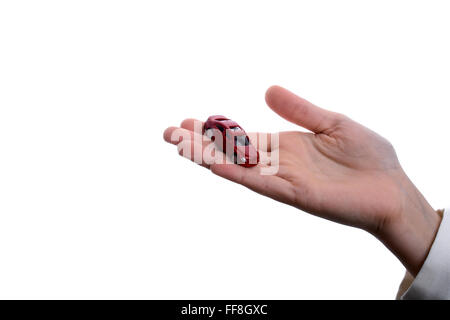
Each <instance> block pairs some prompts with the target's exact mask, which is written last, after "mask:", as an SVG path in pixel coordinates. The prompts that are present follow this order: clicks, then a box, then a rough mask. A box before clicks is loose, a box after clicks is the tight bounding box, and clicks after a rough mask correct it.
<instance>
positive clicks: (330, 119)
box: [164, 86, 440, 274]
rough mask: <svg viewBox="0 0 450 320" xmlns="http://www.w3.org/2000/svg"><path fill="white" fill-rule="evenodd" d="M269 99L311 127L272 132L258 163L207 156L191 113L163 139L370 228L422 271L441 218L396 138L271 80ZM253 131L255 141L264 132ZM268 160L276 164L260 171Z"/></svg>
mask: <svg viewBox="0 0 450 320" xmlns="http://www.w3.org/2000/svg"><path fill="white" fill-rule="evenodd" d="M266 102H267V104H268V105H269V107H271V108H272V109H273V110H274V111H275V112H276V113H278V114H279V115H280V116H281V117H283V118H285V119H286V120H288V121H291V122H293V123H295V124H297V125H299V126H301V127H303V128H306V129H308V130H309V131H310V132H301V131H290V132H280V133H278V134H275V137H278V143H274V141H275V142H277V140H276V139H275V140H273V139H271V138H269V140H270V141H271V143H269V144H268V145H267V148H263V149H259V152H260V154H261V156H262V157H261V158H262V159H263V161H261V163H259V164H258V165H257V166H255V167H252V168H244V167H241V166H239V165H237V164H224V163H222V162H220V163H218V162H214V159H217V158H209V159H208V157H205V152H204V151H205V148H207V145H210V144H211V141H210V140H208V139H207V138H205V137H204V136H201V131H200V132H198V131H199V130H195V129H196V128H201V126H202V123H201V122H199V121H198V120H194V119H186V120H185V121H183V123H182V124H181V128H178V127H170V128H168V129H166V131H165V132H164V139H165V140H166V141H168V142H170V143H173V144H176V145H178V150H179V152H180V154H182V155H184V156H187V157H188V158H191V160H194V158H195V157H197V159H198V158H200V159H201V161H202V162H201V164H202V165H203V166H205V167H207V168H209V169H210V170H211V171H212V172H213V173H215V174H217V175H219V176H221V177H224V178H226V179H229V180H232V181H234V182H236V183H239V184H242V185H244V186H246V187H248V188H250V189H252V190H254V191H256V192H258V193H260V194H263V195H265V196H268V197H271V198H273V199H275V200H278V201H281V202H284V203H287V204H289V205H292V206H295V207H297V208H299V209H301V210H304V211H307V212H309V213H312V214H314V215H317V216H319V217H322V218H326V219H329V220H332V221H336V222H339V223H343V224H346V225H351V226H355V227H358V228H362V229H364V230H366V231H369V232H371V233H372V234H374V235H375V236H377V237H378V238H379V239H380V240H381V241H382V242H383V243H385V244H386V246H387V247H388V248H389V249H390V250H391V251H393V252H394V254H396V255H397V256H398V257H399V259H400V260H401V261H402V262H403V263H404V265H405V266H406V267H407V269H408V270H409V271H410V272H411V273H412V274H415V273H417V271H418V270H419V268H420V266H421V264H422V262H423V260H424V258H425V257H426V254H427V252H428V251H427V250H428V248H429V246H430V245H431V243H432V240H433V238H434V234H435V232H436V230H437V226H438V225H439V221H440V220H439V218H438V216H437V215H436V212H434V210H433V209H432V208H431V206H430V205H429V204H428V203H427V202H426V200H425V199H424V198H423V196H422V195H421V194H420V192H419V191H418V190H417V189H416V188H415V186H414V185H413V184H412V182H411V181H410V180H409V179H408V177H407V176H406V174H405V173H404V172H403V170H402V168H401V166H400V164H399V162H398V159H397V156H396V153H395V151H394V149H393V147H392V145H391V144H390V143H389V142H388V141H387V140H386V139H384V138H382V137H381V136H379V135H378V134H376V133H375V132H373V131H371V130H369V129H367V128H365V127H364V126H362V125H360V124H358V123H356V122H355V121H353V120H351V119H349V118H347V117H346V116H343V115H341V114H338V113H335V112H331V111H327V110H324V109H321V108H319V107H317V106H315V105H313V104H311V103H310V102H308V101H306V100H304V99H302V98H300V97H298V96H296V95H294V94H293V93H291V92H289V91H287V90H286V89H283V88H281V87H277V86H274V87H271V88H270V89H269V90H268V91H267V93H266ZM196 131H197V132H196ZM249 136H250V139H251V140H252V143H253V144H254V145H255V146H258V145H259V143H258V142H259V140H260V138H261V137H263V136H264V134H262V133H256V134H249ZM180 137H181V138H180ZM271 137H272V138H273V137H274V134H271ZM186 150H189V151H190V152H185V151H186ZM196 150H197V151H196ZM196 152H197V153H198V152H200V153H201V154H200V157H198V156H199V155H198V154H197V155H196ZM273 154H275V155H277V157H275V158H274V157H271V155H273ZM219 159H220V157H219ZM264 159H272V160H274V159H275V161H269V162H267V161H264ZM268 167H274V168H276V169H277V170H274V173H273V174H269V175H267V174H262V171H263V169H267V168H268Z"/></svg>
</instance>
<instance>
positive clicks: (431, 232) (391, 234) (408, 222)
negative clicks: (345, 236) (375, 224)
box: [376, 175, 442, 276]
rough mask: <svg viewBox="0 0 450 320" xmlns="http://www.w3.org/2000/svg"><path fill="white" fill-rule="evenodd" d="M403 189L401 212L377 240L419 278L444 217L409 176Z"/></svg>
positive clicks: (403, 183) (404, 180)
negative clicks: (418, 275) (418, 274)
mask: <svg viewBox="0 0 450 320" xmlns="http://www.w3.org/2000/svg"><path fill="white" fill-rule="evenodd" d="M401 189H402V194H403V199H402V203H403V205H402V210H401V212H400V213H399V214H397V215H396V217H395V219H392V220H391V221H390V222H389V223H388V224H387V225H386V226H385V227H384V228H383V230H380V234H378V235H376V236H377V238H378V239H379V240H380V241H382V242H383V243H384V244H385V245H386V247H387V248H389V250H391V251H392V252H393V253H394V254H395V255H396V256H397V258H398V259H399V260H400V261H401V262H402V264H403V265H404V266H405V268H406V269H407V270H408V271H409V272H410V273H411V274H412V275H413V276H416V275H417V273H418V272H419V271H420V269H421V267H422V265H423V263H424V261H425V259H426V257H427V255H428V253H429V251H430V248H431V246H432V245H433V242H434V239H435V237H436V233H437V231H438V229H439V226H440V223H441V219H442V215H440V214H439V213H438V212H436V211H435V210H434V209H433V208H432V207H431V206H430V204H429V203H428V202H427V201H426V200H425V198H424V197H423V196H422V194H421V193H420V192H419V190H417V188H416V187H415V186H414V184H413V183H412V182H411V181H410V180H409V179H408V177H406V175H405V179H402V182H401Z"/></svg>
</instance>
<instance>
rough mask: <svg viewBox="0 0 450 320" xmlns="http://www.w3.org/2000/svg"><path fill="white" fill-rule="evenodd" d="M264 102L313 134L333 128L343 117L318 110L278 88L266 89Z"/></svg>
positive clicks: (309, 103)
mask: <svg viewBox="0 0 450 320" xmlns="http://www.w3.org/2000/svg"><path fill="white" fill-rule="evenodd" d="M266 102H267V105H268V106H269V107H270V108H271V109H272V110H273V111H275V112H276V113H278V114H279V115H280V116H281V117H283V118H284V119H286V120H288V121H290V122H292V123H295V124H297V125H299V126H302V127H303V128H306V129H308V130H310V131H312V132H315V133H321V132H324V131H326V130H328V129H331V128H333V127H335V126H336V124H337V123H338V122H339V121H340V120H341V119H342V117H343V116H342V115H341V114H339V113H335V112H332V111H328V110H325V109H322V108H319V107H317V106H315V105H313V104H312V103H311V102H309V101H306V100H305V99H303V98H300V97H299V96H297V95H295V94H293V93H292V92H290V91H288V90H286V89H284V88H282V87H279V86H272V87H270V88H269V89H267V92H266Z"/></svg>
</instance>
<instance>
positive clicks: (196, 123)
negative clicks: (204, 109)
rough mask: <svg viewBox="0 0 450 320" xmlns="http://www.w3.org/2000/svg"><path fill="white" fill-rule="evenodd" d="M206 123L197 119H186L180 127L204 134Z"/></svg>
mask: <svg viewBox="0 0 450 320" xmlns="http://www.w3.org/2000/svg"><path fill="white" fill-rule="evenodd" d="M203 125H204V122H203V121H200V120H197V119H185V120H183V122H181V125H180V127H181V128H184V129H187V130H190V131H194V132H196V133H199V134H202V131H203Z"/></svg>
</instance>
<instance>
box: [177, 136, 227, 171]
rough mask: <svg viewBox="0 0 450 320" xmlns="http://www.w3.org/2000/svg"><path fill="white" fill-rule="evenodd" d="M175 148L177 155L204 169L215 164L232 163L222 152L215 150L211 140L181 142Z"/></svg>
mask: <svg viewBox="0 0 450 320" xmlns="http://www.w3.org/2000/svg"><path fill="white" fill-rule="evenodd" d="M177 148H178V154H179V155H181V156H183V157H185V158H187V159H189V160H191V161H193V162H195V163H197V164H199V165H201V166H203V167H206V168H209V167H210V165H212V164H216V163H232V162H231V160H230V159H229V158H227V157H226V156H225V154H224V153H223V152H221V151H220V150H217V148H215V144H214V143H213V142H212V141H211V140H209V141H208V140H207V139H204V140H203V141H202V140H199V139H195V140H183V141H181V142H180V143H179V144H178V145H177Z"/></svg>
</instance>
